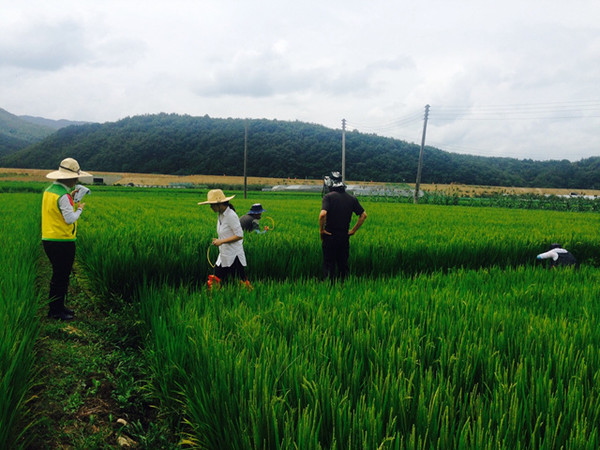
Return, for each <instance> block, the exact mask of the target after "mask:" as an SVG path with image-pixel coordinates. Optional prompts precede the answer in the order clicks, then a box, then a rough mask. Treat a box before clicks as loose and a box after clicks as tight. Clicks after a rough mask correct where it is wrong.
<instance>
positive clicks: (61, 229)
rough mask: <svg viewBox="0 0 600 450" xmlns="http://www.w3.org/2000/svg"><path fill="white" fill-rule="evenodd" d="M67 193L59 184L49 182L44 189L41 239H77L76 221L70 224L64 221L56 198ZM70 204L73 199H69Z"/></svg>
mask: <svg viewBox="0 0 600 450" xmlns="http://www.w3.org/2000/svg"><path fill="white" fill-rule="evenodd" d="M68 193H69V192H68V191H67V189H66V188H65V187H64V186H63V185H61V184H51V185H50V186H49V187H48V189H46V190H45V191H44V196H43V198H42V240H43V241H75V240H76V239H77V222H75V223H72V224H70V225H69V224H68V223H67V222H65V219H64V217H63V215H62V212H61V211H60V206H59V205H58V199H59V198H61V197H62V196H63V195H65V194H68ZM69 198H70V197H69ZM71 204H73V200H71ZM73 210H74V209H73Z"/></svg>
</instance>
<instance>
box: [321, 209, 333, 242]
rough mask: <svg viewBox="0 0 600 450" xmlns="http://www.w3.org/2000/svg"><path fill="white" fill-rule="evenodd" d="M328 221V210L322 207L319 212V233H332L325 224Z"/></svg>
mask: <svg viewBox="0 0 600 450" xmlns="http://www.w3.org/2000/svg"><path fill="white" fill-rule="evenodd" d="M326 223H327V211H326V210H324V209H322V210H321V212H320V213H319V233H320V234H321V237H323V236H324V235H328V236H330V235H331V233H330V232H329V231H327V230H326V229H325V224H326Z"/></svg>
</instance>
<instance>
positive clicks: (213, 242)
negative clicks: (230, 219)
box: [212, 238, 223, 247]
mask: <svg viewBox="0 0 600 450" xmlns="http://www.w3.org/2000/svg"><path fill="white" fill-rule="evenodd" d="M222 243H223V242H222V241H221V240H220V239H217V238H214V239H213V240H212V245H214V246H215V247H218V246H220V245H221V244H222Z"/></svg>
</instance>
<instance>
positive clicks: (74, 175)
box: [42, 158, 91, 320]
mask: <svg viewBox="0 0 600 450" xmlns="http://www.w3.org/2000/svg"><path fill="white" fill-rule="evenodd" d="M85 176H91V175H90V174H89V173H87V172H82V171H81V170H80V168H79V163H78V162H77V161H76V160H74V159H73V158H66V159H63V160H62V161H61V163H60V165H59V167H58V170H55V171H54V172H50V173H49V174H48V175H46V178H49V179H51V180H55V181H54V183H53V184H51V185H50V186H49V187H48V188H47V189H46V190H45V191H44V196H43V197H42V244H43V246H44V252H45V253H46V255H47V256H48V259H49V260H50V263H51V264H52V279H51V280H50V293H49V299H50V304H49V306H50V310H49V311H48V317H50V318H52V319H58V320H71V319H73V317H74V313H73V311H72V310H70V309H68V308H67V307H66V306H65V299H66V296H67V291H68V288H69V277H70V275H71V271H72V270H73V263H74V262H75V241H76V239H77V220H78V219H79V217H80V216H81V213H82V212H83V208H84V207H85V203H78V204H77V203H74V202H73V197H72V195H74V194H75V192H76V190H75V191H73V192H71V190H72V189H73V187H74V186H75V184H77V181H78V179H79V177H85ZM81 189H86V190H87V188H83V187H82V188H81Z"/></svg>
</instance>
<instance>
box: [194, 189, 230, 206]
mask: <svg viewBox="0 0 600 450" xmlns="http://www.w3.org/2000/svg"><path fill="white" fill-rule="evenodd" d="M233 197H235V195H232V196H231V197H225V194H223V191H222V190H221V189H212V190H210V191H208V194H206V201H205V202H198V204H199V205H216V204H217V203H225V202H228V201H229V200H231V199H232V198H233Z"/></svg>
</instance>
